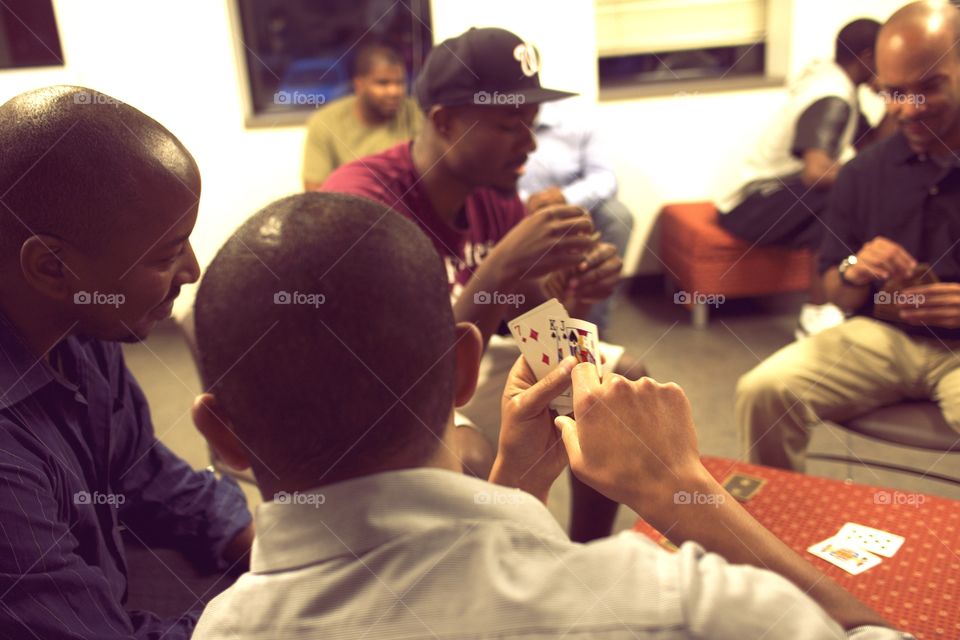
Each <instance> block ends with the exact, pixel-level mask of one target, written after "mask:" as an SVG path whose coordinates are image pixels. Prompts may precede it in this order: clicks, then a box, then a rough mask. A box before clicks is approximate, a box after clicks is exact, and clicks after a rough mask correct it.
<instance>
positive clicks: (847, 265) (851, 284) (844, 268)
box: [837, 255, 860, 287]
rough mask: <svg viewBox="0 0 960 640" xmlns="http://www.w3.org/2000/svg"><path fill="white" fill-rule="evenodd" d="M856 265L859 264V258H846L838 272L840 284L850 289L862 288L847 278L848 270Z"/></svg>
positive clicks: (851, 256) (852, 256) (850, 256)
mask: <svg viewBox="0 0 960 640" xmlns="http://www.w3.org/2000/svg"><path fill="white" fill-rule="evenodd" d="M855 264H857V256H855V255H849V256H847V257H846V258H844V259H843V261H842V262H841V263H840V266H839V267H837V271H838V272H839V273H840V282H842V283H843V284H845V285H847V286H848V287H859V286H860V285H858V284H857V283H855V282H851V281H850V280H847V276H846V273H847V269H849V268H850V267H851V266H853V265H855Z"/></svg>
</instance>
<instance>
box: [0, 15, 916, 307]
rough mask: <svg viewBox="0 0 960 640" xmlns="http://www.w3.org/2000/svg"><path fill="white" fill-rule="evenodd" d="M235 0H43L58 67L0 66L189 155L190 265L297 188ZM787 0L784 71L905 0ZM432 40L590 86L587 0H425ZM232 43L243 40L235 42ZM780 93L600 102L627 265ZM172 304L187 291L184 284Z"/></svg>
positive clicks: (827, 50) (290, 155)
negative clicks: (78, 90) (244, 77)
mask: <svg viewBox="0 0 960 640" xmlns="http://www.w3.org/2000/svg"><path fill="white" fill-rule="evenodd" d="M230 1H232V0H167V1H166V2H163V3H154V2H148V1H147V0H54V5H55V8H56V12H57V19H58V23H59V27H60V34H61V38H62V43H63V50H64V55H65V59H66V66H65V67H64V68H50V69H40V70H27V71H16V72H2V73H0V101H5V100H6V99H8V98H10V97H12V96H14V95H16V94H17V93H19V92H21V91H24V90H26V89H29V88H34V87H39V86H44V85H48V84H56V83H73V84H81V85H86V86H90V87H93V88H96V89H98V90H100V91H104V92H106V93H108V94H111V95H113V96H115V97H117V98H120V99H122V100H124V101H127V102H129V103H131V104H133V105H135V106H136V107H138V108H140V109H141V110H143V111H144V112H146V113H147V114H149V115H151V116H153V117H154V118H156V119H157V120H159V121H160V122H162V123H163V124H164V125H166V126H167V127H168V128H169V129H170V130H171V131H173V132H174V133H175V134H176V135H177V136H179V137H180V138H181V139H182V140H183V141H184V143H185V144H186V145H187V147H188V148H190V149H191V150H192V151H193V154H194V155H195V156H196V158H197V161H198V162H199V164H200V167H201V171H202V174H203V197H202V199H201V208H200V217H199V220H198V223H197V228H196V231H195V233H194V236H193V240H194V245H195V250H196V251H197V255H198V258H199V259H200V261H201V263H203V264H205V263H206V262H208V261H209V260H210V259H211V258H212V257H213V255H214V253H215V252H216V250H217V248H218V247H219V246H220V244H221V243H222V242H223V240H224V239H225V238H226V237H227V236H228V235H229V233H230V232H231V231H232V230H233V229H234V228H235V227H236V226H237V225H238V224H239V223H240V222H242V221H243V220H244V219H245V218H246V217H247V216H248V215H250V214H251V213H253V212H254V211H256V210H257V209H259V208H260V207H262V206H263V205H265V204H267V203H268V202H270V201H272V200H274V199H276V198H279V197H282V196H284V195H287V194H290V193H293V192H296V191H298V190H299V189H300V155H301V147H302V144H303V136H304V132H303V129H302V128H301V127H281V126H277V127H268V128H258V129H246V128H245V127H244V115H245V114H244V112H243V109H244V107H243V105H244V98H243V95H242V92H241V84H240V74H239V67H238V61H237V59H236V53H235V52H236V49H237V46H238V43H237V41H236V38H238V37H239V35H238V34H237V33H234V31H233V27H232V24H231V20H230V13H229V11H228V6H229V5H228V2H230ZM773 1H774V2H785V3H792V4H791V7H790V9H791V10H790V15H791V26H790V32H791V51H790V68H791V69H799V68H800V67H802V65H803V64H805V63H806V62H808V61H809V60H810V59H812V58H814V57H816V56H829V55H831V54H832V41H833V36H834V34H835V33H836V31H837V30H838V29H839V28H840V27H841V26H842V25H843V24H844V23H846V22H847V21H849V20H851V19H853V18H856V17H861V16H868V17H874V18H877V19H880V20H882V19H884V18H886V17H887V15H889V13H890V12H892V11H893V10H894V9H896V8H897V7H899V6H901V5H902V4H904V3H905V2H904V0H773ZM432 9H433V24H434V37H435V39H436V40H437V41H439V40H442V39H444V38H446V37H449V36H452V35H456V34H458V33H460V32H461V31H463V30H464V29H466V28H467V27H469V26H502V27H504V28H508V29H511V30H513V31H515V32H516V33H518V34H519V35H521V36H522V37H524V38H527V39H529V40H531V41H532V42H535V43H536V44H537V46H538V48H539V49H540V51H541V54H542V57H543V60H544V69H543V73H542V79H543V83H544V84H545V85H546V86H552V87H556V88H560V89H570V90H574V91H578V92H580V93H581V94H584V95H585V96H587V97H590V98H593V97H595V96H596V57H595V49H596V43H595V33H594V24H595V21H594V18H593V3H592V1H591V0H485V1H484V2H466V1H464V0H433V2H432ZM239 46H242V44H240V45H239ZM782 97H783V91H782V90H781V89H766V90H756V91H738V92H725V93H714V94H703V95H698V94H694V95H685V96H672V97H664V98H647V99H639V100H627V101H617V102H604V103H601V104H600V106H599V120H598V126H600V127H602V128H603V129H604V130H605V131H606V132H607V133H608V134H609V136H610V137H611V138H612V139H613V140H614V141H615V143H616V144H615V145H614V147H613V154H614V163H615V166H616V168H617V170H618V174H619V176H620V182H621V198H622V199H623V200H624V201H625V202H626V203H627V204H628V206H630V208H631V209H632V210H633V211H634V213H635V215H636V216H637V220H638V223H637V227H638V230H637V234H636V238H635V242H634V243H633V246H632V250H631V253H632V256H631V257H630V258H631V259H629V260H628V263H632V262H636V260H637V258H638V257H639V256H640V255H641V254H643V259H642V260H641V261H640V270H641V271H643V272H647V271H656V270H658V269H657V266H658V265H657V262H656V259H655V258H654V257H653V255H652V253H651V252H649V251H642V249H643V246H644V245H645V243H646V240H647V236H648V235H649V231H650V228H651V225H652V223H653V220H654V219H655V216H656V212H657V211H658V210H659V207H660V206H661V205H662V204H663V203H664V202H666V201H671V200H689V199H701V198H708V197H711V196H712V195H713V194H714V193H715V191H716V189H717V188H718V186H719V181H720V176H721V175H722V171H723V169H724V167H728V166H729V165H730V163H731V162H732V161H733V159H734V158H736V157H737V156H738V155H739V154H741V153H743V150H744V149H745V148H746V144H747V141H748V140H750V139H751V136H752V135H754V132H755V131H756V129H757V126H758V123H759V122H761V121H762V120H763V119H764V118H766V117H768V116H769V114H770V113H771V112H772V111H773V110H774V109H775V108H776V106H777V105H778V104H779V102H780V101H781V100H782ZM185 294H186V295H184V296H181V300H180V301H179V302H178V305H177V313H178V314H179V313H182V312H183V311H184V309H185V308H186V307H187V306H188V305H189V304H190V303H191V301H192V295H191V294H192V292H190V291H185Z"/></svg>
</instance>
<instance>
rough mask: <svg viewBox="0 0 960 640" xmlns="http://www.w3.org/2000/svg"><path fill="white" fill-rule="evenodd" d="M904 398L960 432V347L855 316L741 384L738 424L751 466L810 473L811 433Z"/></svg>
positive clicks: (773, 359) (787, 350)
mask: <svg viewBox="0 0 960 640" xmlns="http://www.w3.org/2000/svg"><path fill="white" fill-rule="evenodd" d="M904 399H917V400H920V399H931V400H934V401H935V402H937V403H939V404H940V409H941V410H942V411H943V414H944V417H945V418H946V419H947V422H949V423H950V425H951V426H952V427H953V428H954V429H957V430H958V431H960V340H949V341H944V340H940V339H938V338H935V337H933V336H929V337H913V336H908V335H907V334H905V333H903V332H902V331H899V330H898V329H895V328H894V327H892V326H891V325H889V324H887V323H885V322H880V321H878V320H873V319H870V318H865V317H855V318H852V319H850V320H848V321H847V322H844V323H843V324H841V325H839V326H837V327H833V328H832V329H828V330H827V331H824V332H823V333H820V334H817V335H815V336H811V337H809V338H805V339H803V340H800V341H798V342H795V343H793V344H790V345H788V346H786V347H784V348H783V349H780V350H779V351H777V352H776V353H775V354H773V355H772V356H770V357H769V358H767V359H766V360H764V361H763V362H762V363H760V364H759V365H758V366H757V367H756V368H754V369H753V370H752V371H750V372H748V373H747V374H746V375H744V376H743V377H742V378H740V381H739V382H738V383H737V395H736V420H737V425H738V427H739V428H740V430H741V434H742V441H743V446H744V451H745V453H746V456H747V458H748V459H749V460H750V461H751V462H754V463H758V464H763V465H768V466H772V467H780V468H783V469H794V470H797V471H803V470H804V467H805V463H806V450H807V445H808V443H809V441H810V428H811V427H812V426H814V425H816V424H818V423H819V422H821V421H823V420H830V421H832V422H843V421H845V420H849V419H851V418H853V417H856V416H858V415H862V414H864V413H867V412H868V411H871V410H873V409H876V408H878V407H882V406H884V405H888V404H893V403H895V402H898V401H900V400H904Z"/></svg>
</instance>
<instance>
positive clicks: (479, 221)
mask: <svg viewBox="0 0 960 640" xmlns="http://www.w3.org/2000/svg"><path fill="white" fill-rule="evenodd" d="M539 69H540V56H539V53H538V52H537V49H536V48H535V47H534V46H533V45H531V44H530V43H528V42H525V41H523V40H522V39H521V38H519V37H518V36H517V35H515V34H513V33H511V32H509V31H506V30H504V29H497V28H483V29H477V28H474V29H470V30H468V31H466V32H465V33H463V34H461V35H459V36H457V37H455V38H450V39H448V40H445V41H444V42H442V43H441V44H440V45H438V46H436V47H434V49H433V50H432V51H431V52H430V55H429V56H428V57H427V60H426V62H425V64H424V67H423V69H422V70H421V73H420V75H419V77H418V78H417V81H416V85H415V88H414V94H415V96H416V98H417V101H418V103H419V105H420V108H421V109H422V110H423V112H424V116H425V123H424V126H423V128H422V130H421V131H420V133H419V134H418V135H417V137H416V138H414V140H413V141H412V142H410V143H403V144H400V145H397V146H395V147H393V148H391V149H388V150H387V151H384V152H382V153H379V154H376V155H372V156H368V157H365V158H362V159H360V160H357V161H355V162H352V163H349V164H346V165H343V166H342V167H340V168H339V169H338V170H337V171H335V172H334V173H333V174H332V175H331V176H330V177H329V178H328V179H327V181H326V182H325V183H324V185H323V190H324V191H336V192H343V193H352V194H356V195H362V196H366V197H368V198H371V199H373V200H377V201H379V202H382V203H383V204H385V205H387V206H388V207H390V208H392V209H394V210H395V211H398V212H399V213H401V214H402V215H405V216H406V217H408V218H410V219H412V220H413V221H415V222H417V223H418V224H419V225H420V227H421V228H422V229H423V230H424V232H425V233H426V234H427V236H428V237H429V238H430V239H431V240H432V241H433V245H434V247H435V249H436V250H437V253H438V254H439V255H440V256H441V258H442V259H443V261H444V264H445V266H446V270H447V276H448V281H449V285H450V295H451V299H452V301H453V306H454V314H455V316H456V319H457V321H459V322H472V323H474V324H475V325H477V326H478V327H479V328H480V331H481V333H482V336H483V339H484V345H485V353H484V357H483V362H482V364H481V368H480V381H479V383H478V387H477V392H476V394H475V395H474V398H473V400H471V401H470V403H469V404H468V405H467V406H465V407H463V408H462V411H463V414H465V415H466V417H467V418H468V419H469V420H470V421H472V423H474V424H475V425H476V427H477V428H478V430H479V432H480V433H482V434H483V438H482V439H481V438H480V437H478V434H477V433H476V432H475V431H473V430H472V429H458V430H457V444H458V446H459V447H460V449H461V452H462V453H461V455H462V456H463V457H464V466H465V467H467V468H469V469H471V470H472V471H473V472H474V473H475V474H477V475H480V476H482V477H486V475H487V471H488V470H489V467H490V465H491V464H492V457H493V456H492V453H493V452H492V449H491V447H490V444H489V443H496V442H497V434H498V431H499V422H500V403H501V397H502V395H503V389H504V383H505V382H506V380H507V374H508V373H509V371H510V367H511V365H512V364H513V361H514V360H515V358H516V355H517V347H516V345H515V343H514V341H513V340H512V339H510V338H508V337H504V336H502V335H498V331H499V330H500V328H501V326H502V323H503V322H504V321H505V320H507V319H509V318H512V317H515V316H517V315H519V314H520V313H522V312H523V311H525V310H526V309H530V308H533V307H535V306H536V305H538V304H539V303H540V302H542V301H543V300H545V299H546V297H547V296H546V295H545V294H544V283H546V282H549V283H551V288H552V290H553V291H557V292H560V295H561V297H562V298H563V300H562V302H563V303H564V304H565V306H566V307H567V309H568V311H569V312H570V315H571V316H573V317H581V318H582V317H585V316H586V314H587V313H588V312H589V306H590V305H591V304H593V303H595V302H598V301H601V300H604V299H606V298H607V297H609V295H610V294H611V293H612V291H613V287H614V286H615V285H616V283H617V280H618V279H619V276H620V271H621V267H622V261H621V260H620V258H619V256H618V255H617V251H616V248H615V247H614V246H613V245H611V244H608V243H601V242H597V241H596V239H595V238H594V237H593V235H592V231H593V223H592V221H591V218H590V214H589V212H588V211H586V210H584V209H582V208H579V207H573V206H566V205H560V206H551V207H546V208H544V209H542V210H539V211H537V212H535V213H532V214H530V215H527V214H526V211H525V208H524V206H523V203H522V202H521V201H520V198H519V196H518V195H517V179H518V178H519V176H520V175H521V174H522V173H523V168H524V164H525V163H526V161H527V156H528V155H529V154H530V153H531V152H532V151H533V150H534V149H535V148H536V143H535V141H534V134H533V130H532V125H533V121H534V118H535V116H536V114H537V109H538V105H539V104H540V103H542V102H546V101H550V100H559V99H561V98H566V97H569V96H571V95H574V94H572V93H569V92H566V91H557V90H554V89H547V88H544V87H542V86H541V85H540V77H539ZM557 283H559V285H558V288H557ZM601 352H602V354H603V356H604V359H605V365H604V367H605V370H606V371H607V372H608V373H609V372H613V371H615V372H618V373H621V374H624V375H628V376H629V377H639V376H642V375H644V372H643V369H642V367H641V366H640V365H639V363H637V362H636V361H634V360H632V359H631V358H629V357H628V356H626V355H625V354H624V350H623V348H622V347H617V346H615V345H608V344H601ZM463 422H465V421H464V420H462V419H460V420H458V422H457V424H462V423H463ZM468 424H469V423H468ZM470 426H472V425H470ZM571 482H572V502H573V508H572V513H571V530H570V535H571V538H573V539H574V540H577V541H587V540H591V539H595V538H599V537H602V536H605V535H608V534H609V533H610V531H611V528H612V525H613V519H614V517H615V515H616V510H617V505H616V504H615V503H613V502H611V501H609V500H607V499H606V498H604V497H603V496H602V495H600V494H599V493H597V492H596V491H594V490H593V489H591V488H589V487H588V486H587V485H585V484H583V483H581V482H579V481H578V480H576V479H575V478H571Z"/></svg>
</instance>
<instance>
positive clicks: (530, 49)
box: [513, 42, 540, 78]
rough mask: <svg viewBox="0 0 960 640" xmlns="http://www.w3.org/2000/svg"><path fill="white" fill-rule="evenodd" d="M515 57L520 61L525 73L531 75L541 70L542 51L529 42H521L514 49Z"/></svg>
mask: <svg viewBox="0 0 960 640" xmlns="http://www.w3.org/2000/svg"><path fill="white" fill-rule="evenodd" d="M513 57H514V58H515V59H516V60H517V61H518V62H519V63H520V68H521V69H522V70H523V75H525V76H527V77H528V78H529V77H532V76H535V75H537V72H539V71H540V52H539V51H537V48H536V47H535V46H533V45H532V44H530V43H529V42H521V43H520V44H518V45H517V46H516V48H515V49H514V50H513Z"/></svg>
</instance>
